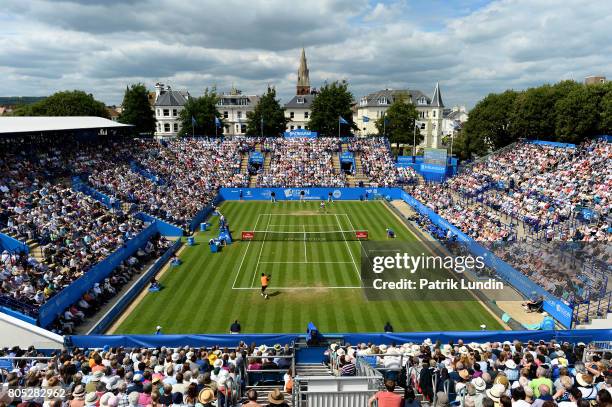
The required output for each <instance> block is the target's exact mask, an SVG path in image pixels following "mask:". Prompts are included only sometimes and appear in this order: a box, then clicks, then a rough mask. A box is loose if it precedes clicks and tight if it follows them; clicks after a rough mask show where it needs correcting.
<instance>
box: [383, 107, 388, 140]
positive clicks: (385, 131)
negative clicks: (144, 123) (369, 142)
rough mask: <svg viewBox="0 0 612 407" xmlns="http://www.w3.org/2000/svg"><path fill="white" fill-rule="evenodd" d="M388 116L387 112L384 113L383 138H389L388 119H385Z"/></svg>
mask: <svg viewBox="0 0 612 407" xmlns="http://www.w3.org/2000/svg"><path fill="white" fill-rule="evenodd" d="M386 115H387V112H383V137H387V119H385V116H386Z"/></svg>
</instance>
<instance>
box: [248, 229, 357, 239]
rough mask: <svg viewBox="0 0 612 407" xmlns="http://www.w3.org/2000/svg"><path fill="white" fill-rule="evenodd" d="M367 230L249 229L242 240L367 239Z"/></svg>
mask: <svg viewBox="0 0 612 407" xmlns="http://www.w3.org/2000/svg"><path fill="white" fill-rule="evenodd" d="M367 239H368V231H367V230H332V231H317V232H309V231H301V232H298V231H295V232H293V231H292V232H288V231H270V230H247V231H243V232H242V240H253V241H277V242H291V241H296V242H304V241H305V242H334V241H343V240H367Z"/></svg>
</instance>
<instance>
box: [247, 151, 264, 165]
mask: <svg viewBox="0 0 612 407" xmlns="http://www.w3.org/2000/svg"><path fill="white" fill-rule="evenodd" d="M263 162H264V155H263V153H261V152H260V151H252V152H251V154H249V163H251V164H260V165H261V164H263Z"/></svg>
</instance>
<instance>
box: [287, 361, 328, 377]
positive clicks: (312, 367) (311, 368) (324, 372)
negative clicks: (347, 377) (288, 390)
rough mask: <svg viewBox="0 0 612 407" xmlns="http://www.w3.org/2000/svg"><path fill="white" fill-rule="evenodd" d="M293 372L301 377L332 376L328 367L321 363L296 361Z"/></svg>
mask: <svg viewBox="0 0 612 407" xmlns="http://www.w3.org/2000/svg"><path fill="white" fill-rule="evenodd" d="M295 373H296V374H297V375H298V376H302V377H311V376H333V374H332V371H331V370H330V369H329V367H328V366H326V365H324V364H323V363H298V364H296V365H295Z"/></svg>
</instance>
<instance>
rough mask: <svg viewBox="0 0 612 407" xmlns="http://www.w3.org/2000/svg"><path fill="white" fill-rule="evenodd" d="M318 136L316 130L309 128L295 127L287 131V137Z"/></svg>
mask: <svg viewBox="0 0 612 407" xmlns="http://www.w3.org/2000/svg"><path fill="white" fill-rule="evenodd" d="M301 137H305V138H317V132H316V131H310V130H307V129H295V130H290V131H286V132H285V138H301Z"/></svg>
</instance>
